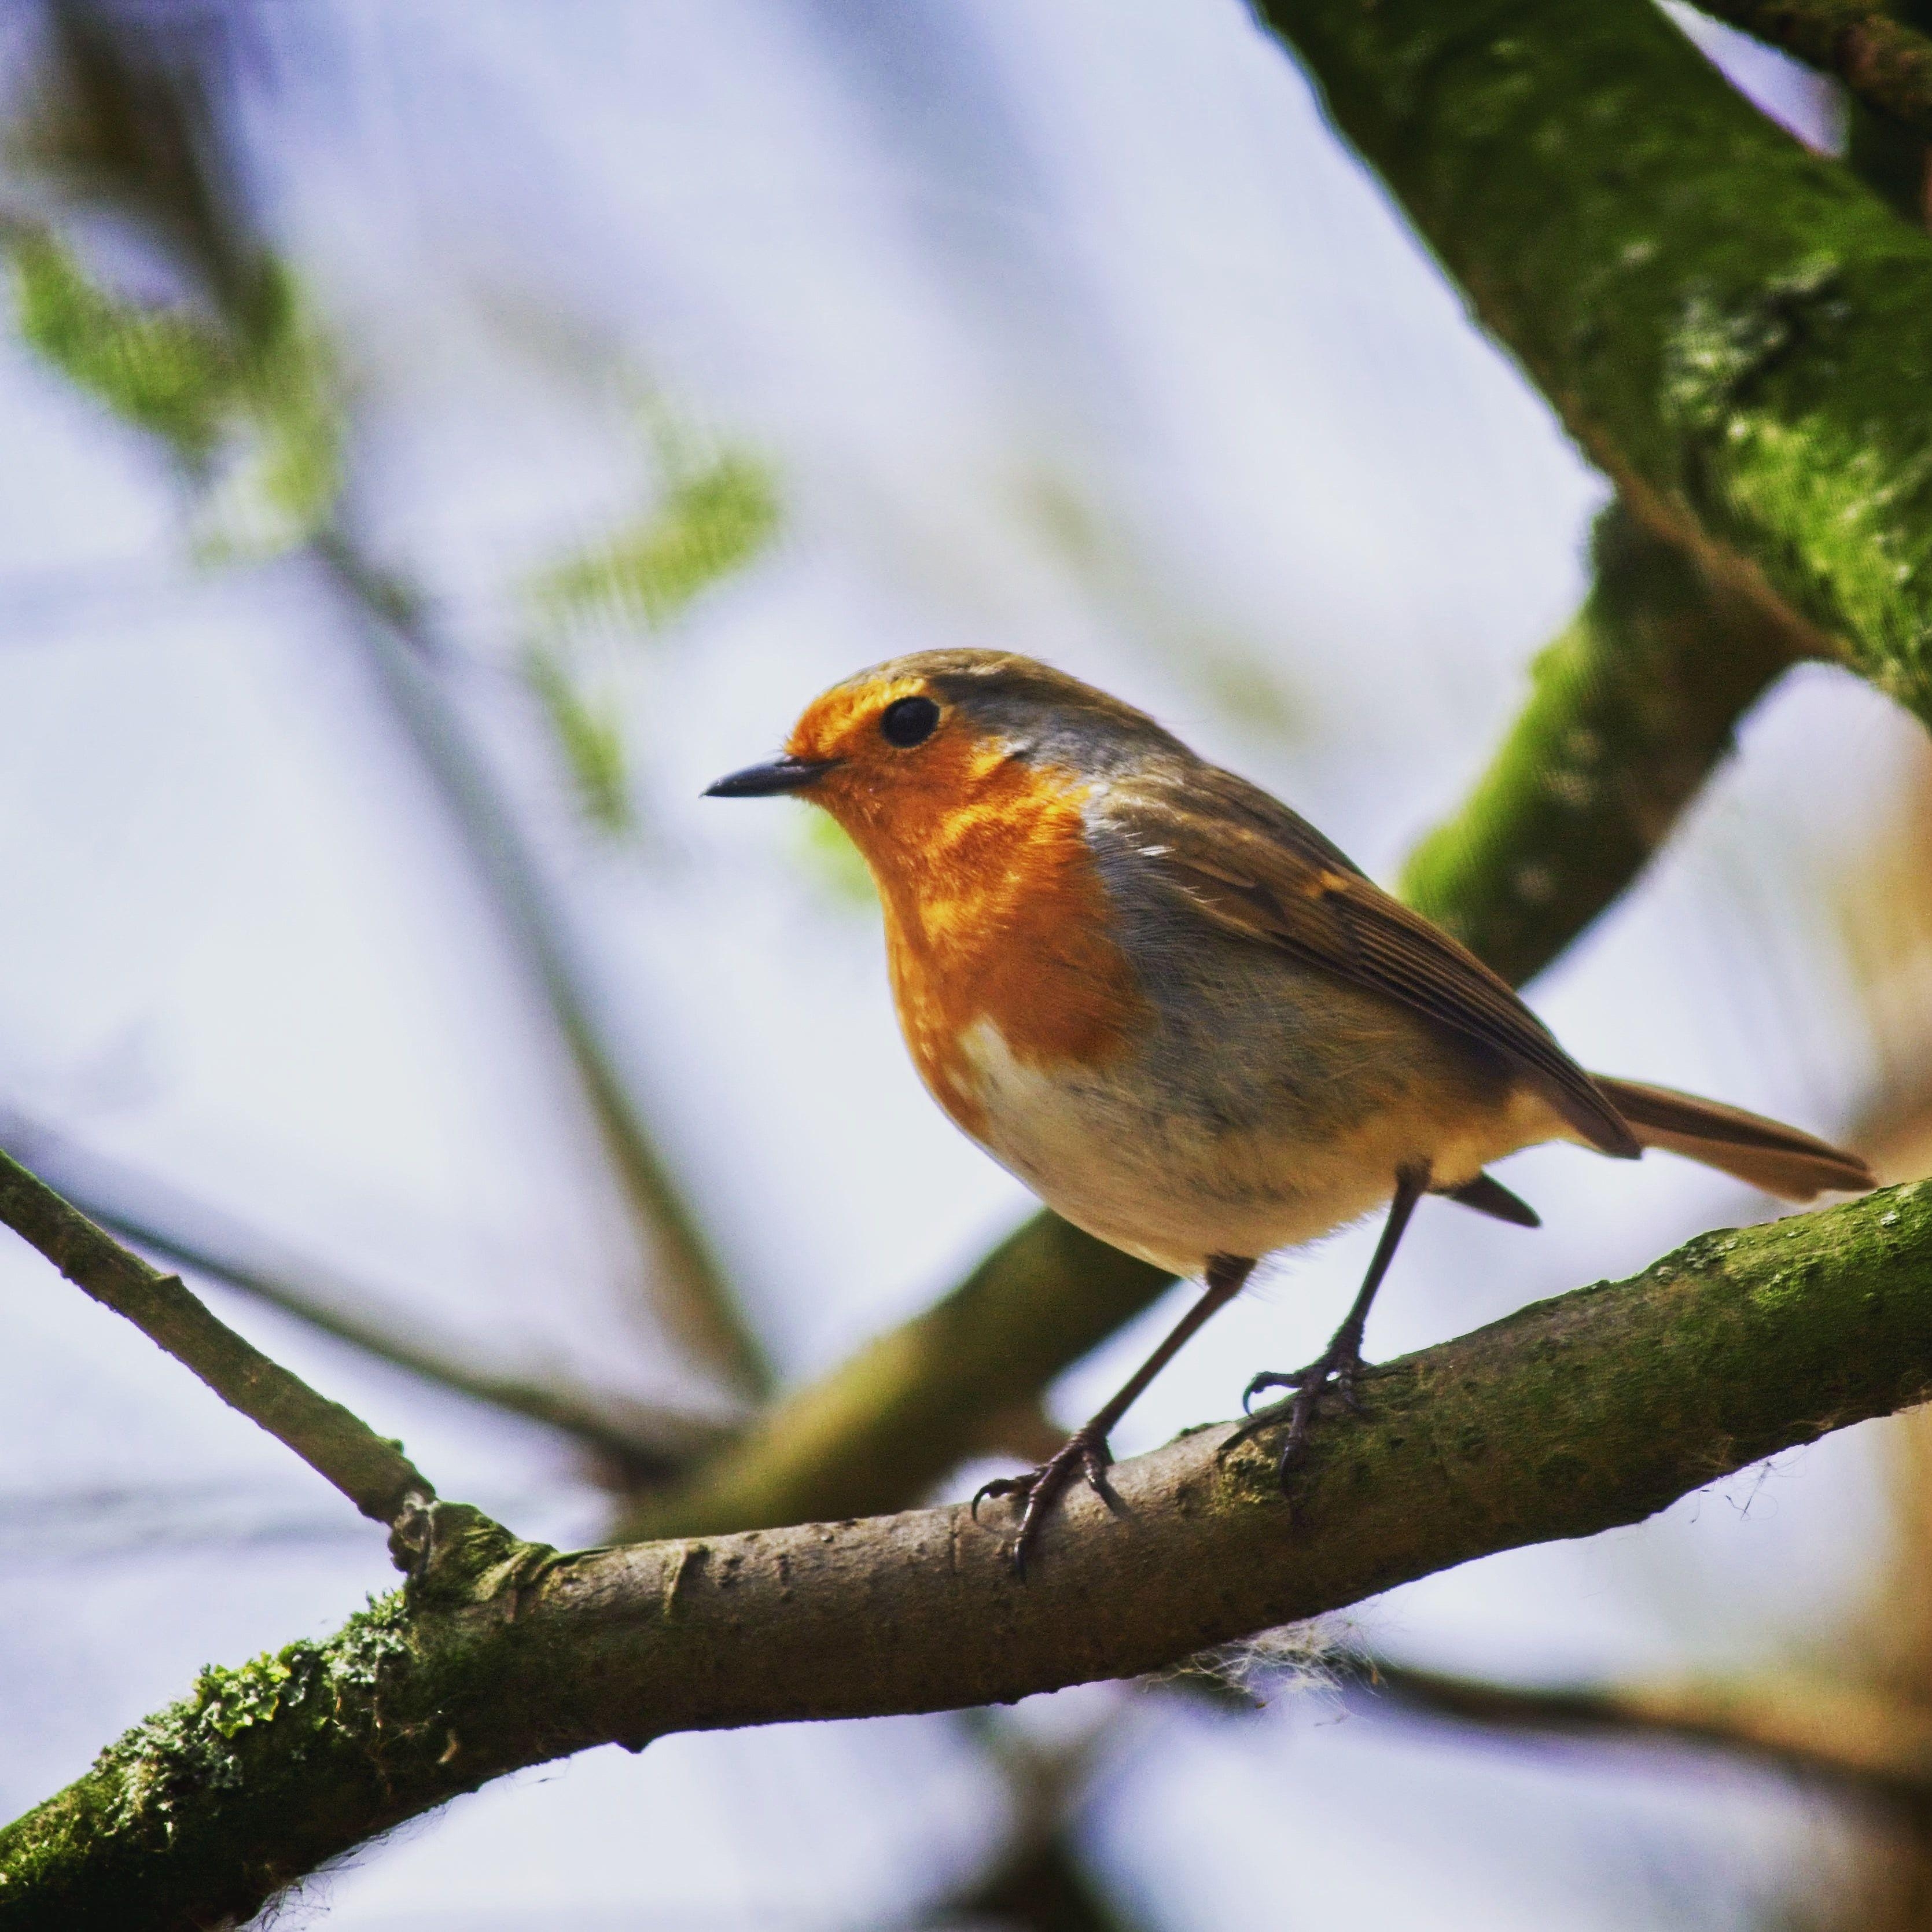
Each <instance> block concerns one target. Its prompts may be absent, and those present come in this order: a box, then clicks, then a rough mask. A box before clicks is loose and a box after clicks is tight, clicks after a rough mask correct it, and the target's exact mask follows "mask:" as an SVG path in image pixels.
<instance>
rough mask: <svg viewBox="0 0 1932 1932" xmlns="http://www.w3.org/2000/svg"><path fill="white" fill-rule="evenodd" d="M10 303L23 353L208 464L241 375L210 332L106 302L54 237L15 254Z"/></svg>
mask: <svg viewBox="0 0 1932 1932" xmlns="http://www.w3.org/2000/svg"><path fill="white" fill-rule="evenodd" d="M11 254H12V258H13V299H14V310H15V314H16V315H17V318H18V320H19V323H20V333H21V335H22V336H23V338H25V339H26V342H27V343H28V346H29V347H31V348H32V349H33V350H35V351H36V353H38V354H39V355H40V356H42V357H43V358H44V359H46V361H47V362H49V363H50V364H52V366H53V367H54V368H56V369H58V370H59V371H60V372H61V373H62V374H63V375H65V377H67V378H68V380H69V381H71V383H74V386H76V387H77V389H82V390H84V391H85V392H86V393H87V394H88V395H91V396H92V397H93V398H95V400H96V401H98V402H100V403H101V404H104V406H105V407H107V408H108V409H109V410H112V411H113V413H114V414H115V416H118V417H120V418H121V419H122V420H123V421H124V422H129V423H131V424H133V425H134V426H135V427H136V428H139V429H143V430H147V431H150V432H151V433H152V434H154V435H157V436H159V437H163V438H164V439H165V440H166V441H167V442H168V443H171V444H172V446H174V448H175V449H176V450H177V451H178V452H180V453H181V455H182V456H183V457H184V458H187V460H189V461H190V463H196V464H197V465H198V464H199V463H202V462H204V461H205V460H206V458H208V455H209V453H210V452H211V451H212V449H214V445H215V444H216V443H217V441H218V440H219V439H220V435H221V433H222V429H223V423H224V422H225V420H226V419H227V418H228V416H229V415H230V414H231V413H232V412H233V409H234V407H235V405H236V398H237V395H238V392H239V388H240V383H241V374H242V372H241V370H240V368H239V364H238V362H237V359H236V356H235V355H234V353H233V351H232V350H230V348H229V346H228V344H226V342H225V341H223V338H222V337H221V335H220V332H218V330H217V329H215V328H214V326H213V325H212V324H211V323H207V322H204V321H203V320H201V319H200V318H199V317H196V316H195V315H193V314H190V313H189V312H188V311H186V310H185V309H182V308H157V307H154V306H151V305H145V304H142V303H139V302H132V301H130V300H128V299H126V298H124V297H123V296H116V295H113V294H111V293H109V292H108V291H107V290H105V289H104V288H102V287H101V286H100V285H99V284H98V283H96V282H95V281H92V280H91V279H90V278H89V277H88V275H86V272H84V271H83V269H82V268H81V266H80V263H79V262H77V260H75V258H74V255H73V254H72V253H71V251H69V250H68V248H65V246H63V245H62V243H61V242H58V241H57V240H55V239H54V238H53V237H52V236H49V235H44V234H40V235H28V236H24V237H23V238H21V239H18V240H17V241H16V242H15V243H14V244H13V248H12V251H11Z"/></svg>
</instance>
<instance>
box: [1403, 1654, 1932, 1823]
mask: <svg viewBox="0 0 1932 1932" xmlns="http://www.w3.org/2000/svg"><path fill="white" fill-rule="evenodd" d="M1367 1677H1368V1681H1369V1684H1370V1687H1371V1688H1376V1689H1380V1690H1382V1691H1387V1692H1388V1694H1390V1695H1391V1697H1394V1699H1395V1700H1397V1702H1399V1703H1403V1704H1408V1705H1412V1706H1415V1708H1417V1709H1421V1710H1424V1711H1428V1712H1432V1713H1433V1714H1435V1715H1439V1716H1442V1717H1448V1718H1460V1719H1462V1720H1463V1721H1466V1722H1468V1723H1470V1724H1481V1725H1484V1726H1486V1727H1490V1728H1492V1729H1495V1730H1505V1731H1528V1732H1548V1733H1557V1734H1559V1735H1562V1736H1573V1737H1585V1736H1611V1737H1623V1738H1631V1739H1643V1738H1654V1739H1665V1740H1674V1741H1676V1742H1682V1743H1685V1744H1698V1745H1715V1746H1717V1747H1718V1748H1720V1749H1721V1750H1724V1751H1728V1752H1730V1753H1733V1754H1739V1755H1742V1756H1745V1757H1754V1758H1759V1759H1762V1760H1764V1761H1765V1762H1766V1763H1771V1764H1775V1765H1777V1766H1781V1767H1782V1768H1783V1769H1786V1770H1789V1771H1796V1772H1804V1773H1806V1774H1808V1775H1813V1776H1817V1777H1823V1778H1830V1779H1832V1780H1833V1781H1838V1782H1841V1783H1846V1784H1852V1785H1856V1786H1858V1787H1862V1788H1864V1789H1866V1790H1870V1791H1872V1792H1874V1793H1878V1794H1879V1795H1881V1796H1884V1797H1886V1798H1888V1799H1893V1800H1894V1801H1898V1802H1904V1803H1907V1804H1909V1805H1912V1806H1913V1807H1915V1808H1921V1809H1922V1808H1926V1807H1927V1806H1932V1710H1927V1709H1923V1708H1921V1707H1920V1706H1916V1705H1914V1704H1910V1703H1906V1702H1904V1701H1903V1700H1900V1698H1899V1697H1897V1696H1895V1695H1893V1694H1887V1693H1884V1692H1881V1691H1875V1690H1868V1689H1861V1688H1855V1687H1854V1686H1852V1685H1849V1684H1845V1683H1841V1682H1832V1681H1827V1680H1822V1679H1803V1678H1798V1677H1793V1676H1755V1677H1751V1678H1745V1679H1739V1680H1738V1681H1736V1682H1717V1681H1711V1682H1697V1681H1694V1680H1693V1681H1690V1682H1682V1683H1651V1684H1646V1683H1637V1684H1624V1685H1601V1686H1594V1687H1587V1688H1574V1689H1552V1688H1535V1687H1531V1686H1517V1685H1508V1684H1500V1683H1496V1682H1492V1681H1490V1680H1487V1679H1478V1678H1469V1677H1460V1676H1451V1675H1448V1674H1447V1673H1443V1672H1441V1671H1435V1670H1419V1669H1417V1668H1415V1667H1412V1666H1411V1665H1408V1664H1391V1663H1389V1662H1388V1661H1386V1660H1385V1659H1378V1660H1375V1661H1373V1662H1371V1663H1370V1664H1368V1665H1367Z"/></svg>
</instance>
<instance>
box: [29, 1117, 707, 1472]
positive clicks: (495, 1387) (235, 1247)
mask: <svg viewBox="0 0 1932 1932" xmlns="http://www.w3.org/2000/svg"><path fill="white" fill-rule="evenodd" d="M0 1137H4V1139H5V1142H6V1143H7V1145H9V1146H10V1147H11V1148H13V1149H15V1150H16V1151H17V1152H19V1153H20V1154H26V1156H27V1157H28V1158H29V1159H31V1160H33V1161H34V1163H35V1164H36V1166H37V1167H38V1168H39V1169H40V1170H41V1172H43V1174H45V1175H47V1176H48V1177H49V1178H50V1179H51V1180H52V1181H53V1182H55V1184H58V1187H60V1189H61V1190H62V1193H64V1194H65V1196H66V1197H67V1199H68V1200H69V1201H70V1202H72V1203H73V1204H74V1206H76V1207H77V1208H79V1209H80V1211H81V1212H82V1213H83V1214H86V1215H88V1216H89V1217H91V1218H92V1220H94V1221H95V1222H96V1223H98V1224H99V1225H100V1226H102V1227H104V1228H106V1229H109V1230H110V1231H111V1232H114V1233H115V1234H118V1235H121V1237H122V1238H124V1240H127V1241H132V1242H133V1244H134V1245H135V1246H136V1247H139V1248H143V1249H145V1250H147V1251H148V1253H151V1254H155V1255H158V1256H160V1257H161V1258H162V1259H163V1260H165V1261H168V1262H172V1263H174V1264H175V1265H176V1266H177V1267H180V1268H187V1269H188V1270H189V1271H190V1272H192V1273H193V1274H198V1275H201V1276H203V1277H205V1278H206V1279H208V1280H211V1281H217V1282H220V1283H221V1284H222V1285H223V1286H225V1287H227V1288H232V1289H236V1290H237V1291H238V1292H240V1293H242V1294H243V1295H249V1296H251V1297H253V1298H254V1299H255V1300H257V1301H261V1302H264V1303H266V1304H267V1305H268V1306H269V1307H272V1308H277V1309H279V1310H281V1311H282V1313H284V1314H286V1315H292V1316H295V1317H296V1319H297V1320H299V1321H301V1322H305V1323H306V1324H307V1325H308V1326H309V1327H310V1328H314V1329H316V1330H317V1331H320V1333H321V1334H325V1335H329V1336H332V1337H334V1338H335V1340H338V1341H339V1342H346V1343H348V1344H349V1345H350V1346H351V1347H353V1348H356V1349H361V1350H362V1351H363V1352H364V1353H365V1354H366V1355H372V1356H374V1358H376V1359H377V1360H378V1361H384V1362H387V1363H389V1364H391V1365H392V1367H396V1368H400V1369H404V1370H407V1371H408V1372H409V1373H410V1374H411V1375H414V1376H420V1377H421V1378H422V1379H423V1380H424V1381H425V1382H431V1383H433V1384H434V1385H436V1386H437V1388H446V1389H453V1390H454V1391H456V1393H457V1394H460V1395H465V1396H468V1397H471V1398H472V1399H473V1400H475V1401H478V1402H482V1403H488V1404H489V1405H490V1406H491V1407H492V1408H494V1409H502V1410H505V1411H507V1412H509V1413H511V1414H512V1415H521V1416H526V1417H527V1418H529V1419H530V1420H531V1421H535V1422H541V1423H543V1424H546V1425H547V1427H550V1428H552V1429H555V1430H559V1431H560V1432H561V1433H563V1434H565V1435H566V1436H571V1437H572V1438H574V1439H575V1440H576V1441H577V1442H580V1443H582V1444H583V1445H585V1447H586V1448H589V1449H592V1450H595V1451H596V1452H597V1453H598V1454H599V1455H600V1456H601V1457H604V1458H605V1459H607V1460H608V1461H609V1463H610V1464H611V1465H612V1469H613V1477H614V1478H615V1479H616V1480H617V1481H621V1482H622V1484H624V1485H625V1487H641V1486H643V1485H644V1484H649V1483H655V1482H661V1481H664V1479H665V1478H667V1477H668V1476H670V1475H672V1474H673V1472H676V1471H677V1470H679V1469H682V1468H684V1467H685V1466H687V1465H688V1464H689V1463H691V1462H692V1461H694V1460H695V1459H696V1458H697V1457H699V1456H700V1455H701V1454H703V1453H705V1452H706V1451H709V1450H712V1449H715V1448H716V1447H717V1446H718V1444H719V1443H720V1442H721V1441H722V1440H723V1439H724V1438H725V1437H726V1436H727V1435H729V1434H730V1429H729V1427H727V1425H726V1424H722V1423H720V1422H718V1421H714V1420H712V1419H710V1418H706V1417H703V1416H699V1415H691V1414H689V1413H687V1412H682V1411H676V1410H671V1409H658V1408H652V1407H647V1406H645V1405H643V1404H642V1403H633V1402H629V1401H627V1400H625V1398H623V1397H621V1396H617V1395H613V1394H606V1393H604V1392H602V1391H598V1390H593V1389H589V1388H583V1387H582V1386H580V1385H575V1384H573V1383H570V1382H565V1381H562V1380H559V1379H556V1378H551V1379H548V1380H546V1381H543V1382H532V1381H529V1380H526V1379H522V1378H520V1377H514V1376H496V1375H493V1374H491V1373H489V1372H488V1371H487V1370H484V1369H481V1368H480V1367H477V1366H476V1365H475V1364H472V1363H470V1362H467V1361H464V1360H463V1354H462V1351H461V1350H460V1348H458V1347H456V1346H453V1345H451V1344H449V1343H443V1342H438V1341H434V1340H431V1339H430V1338H429V1337H427V1336H425V1335H422V1334H419V1333H410V1332H408V1331H405V1330H404V1329H401V1328H397V1327H396V1326H395V1325H392V1323H390V1322H386V1321H384V1320H382V1319H379V1318H377V1316H374V1315H373V1314H368V1313H359V1312H357V1310H358V1305H359V1304H360V1305H361V1307H363V1308H373V1307H374V1306H375V1305H376V1303H377V1297H376V1296H374V1295H372V1294H371V1293H369V1292H368V1291H367V1290H365V1289H356V1288H354V1287H352V1286H349V1285H348V1284H347V1283H343V1282H341V1281H339V1280H335V1279H333V1278H330V1277H326V1275H325V1274H324V1271H322V1270H320V1269H319V1268H316V1267H314V1265H312V1264H311V1263H308V1262H302V1261H298V1260H296V1259H292V1258H291V1257H290V1256H288V1255H287V1254H286V1253H281V1252H279V1251H278V1250H276V1249H275V1246H274V1244H271V1243H270V1242H269V1241H267V1240H266V1238H263V1236H261V1235H257V1234H255V1233H254V1232H251V1231H250V1230H248V1229H244V1228H242V1227H240V1226H238V1225H237V1224H236V1223H235V1222H234V1221H233V1220H232V1219H230V1218H229V1217H227V1216H226V1215H221V1214H217V1213H216V1212H215V1211H214V1210H213V1209H212V1208H208V1207H207V1206H205V1205H203V1204H202V1203H200V1202H192V1201H190V1200H187V1199H185V1198H184V1197H183V1196H181V1195H180V1194H178V1193H176V1192H175V1190H172V1189H171V1188H170V1189H164V1188H163V1187H160V1185H159V1184H157V1183H156V1182H154V1181H152V1180H150V1179H148V1178H146V1177H145V1176H142V1177H137V1176H135V1175H130V1174H129V1173H127V1172H125V1171H124V1169H120V1168H118V1167H116V1166H114V1165H113V1163H110V1162H107V1161H105V1160H102V1159H101V1157H99V1156H98V1155H95V1154H84V1153H83V1152H81V1151H80V1150H79V1149H77V1148H75V1147H74V1146H73V1145H72V1144H71V1143H70V1142H66V1141H64V1140H61V1139H55V1137H53V1136H50V1135H49V1134H47V1133H46V1132H45V1131H44V1130H41V1129H40V1128H37V1127H34V1126H32V1125H31V1124H28V1123H26V1122H23V1121H19V1120H17V1119H13V1118H7V1119H5V1120H4V1121H0Z"/></svg>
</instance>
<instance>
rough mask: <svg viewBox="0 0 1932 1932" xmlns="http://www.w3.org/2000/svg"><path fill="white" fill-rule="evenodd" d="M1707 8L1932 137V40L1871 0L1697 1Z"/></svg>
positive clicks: (1905, 124) (1871, 104)
mask: <svg viewBox="0 0 1932 1932" xmlns="http://www.w3.org/2000/svg"><path fill="white" fill-rule="evenodd" d="M1697 6H1698V10H1699V11H1700V12H1702V13H1709V14H1712V15H1714V16H1715V17H1716V18H1717V19H1718V20H1726V21H1728V22H1729V23H1730V24H1731V25H1732V26H1734V27H1742V28H1743V29H1744V31H1745V32H1746V33H1748V34H1755V35H1756V36H1757V38H1758V39H1760V40H1769V42H1770V43H1772V45H1773V46H1779V47H1782V48H1784V49H1785V51H1786V52H1787V53H1793V54H1796V55H1797V56H1798V58H1799V59H1800V60H1802V61H1805V62H1809V63H1810V65H1812V66H1813V67H1815V68H1819V69H1820V71H1823V72H1824V73H1826V74H1835V75H1836V76H1837V77H1838V79H1839V80H1841V81H1843V83H1844V84H1845V86H1846V88H1847V89H1849V91H1850V92H1851V93H1852V95H1853V96H1854V97H1855V98H1856V99H1858V100H1859V101H1863V102H1864V104H1865V105H1866V106H1867V107H1874V108H1876V109H1877V110H1878V111H1879V113H1881V114H1884V115H1888V116H1889V117H1890V118H1891V119H1892V120H1894V121H1897V123H1898V124H1900V126H1901V127H1909V128H1911V129H1912V130H1914V131H1915V133H1919V134H1921V135H1923V136H1925V137H1926V138H1927V139H1932V39H1928V38H1927V37H1926V36H1925V35H1924V34H1921V33H1919V32H1917V31H1915V30H1914V29H1913V28H1911V27H1909V26H1906V24H1905V23H1904V22H1903V21H1902V20H1897V19H1896V18H1895V17H1894V16H1893V15H1892V14H1891V13H1888V12H1886V10H1885V9H1884V8H1883V7H1877V6H1873V5H1869V4H1867V0H1697Z"/></svg>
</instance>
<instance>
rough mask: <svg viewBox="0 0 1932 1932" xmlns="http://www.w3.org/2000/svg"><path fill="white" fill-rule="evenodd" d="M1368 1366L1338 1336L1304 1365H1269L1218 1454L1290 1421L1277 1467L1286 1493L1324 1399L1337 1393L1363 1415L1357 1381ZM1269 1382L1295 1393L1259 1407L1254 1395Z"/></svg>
mask: <svg viewBox="0 0 1932 1932" xmlns="http://www.w3.org/2000/svg"><path fill="white" fill-rule="evenodd" d="M1367 1370H1368V1364H1367V1363H1366V1362H1364V1361H1363V1360H1362V1353H1361V1345H1360V1344H1359V1343H1353V1342H1350V1341H1348V1340H1344V1339H1343V1338H1342V1337H1337V1340H1335V1341H1333V1342H1331V1343H1329V1345H1328V1348H1327V1349H1325V1351H1324V1352H1322V1355H1321V1356H1320V1357H1319V1358H1318V1359H1317V1360H1316V1361H1313V1362H1310V1364H1308V1366H1307V1367H1306V1368H1305V1369H1292V1370H1277V1369H1264V1370H1262V1372H1261V1373H1260V1374H1259V1375H1258V1376H1255V1377H1253V1379H1251V1380H1250V1382H1249V1384H1248V1385H1247V1388H1245V1389H1244V1390H1243V1391H1241V1409H1242V1412H1243V1414H1244V1415H1245V1416H1246V1417H1247V1421H1244V1422H1243V1423H1242V1424H1241V1426H1240V1427H1238V1429H1236V1430H1235V1431H1234V1433H1232V1435H1230V1436H1229V1437H1228V1438H1227V1439H1226V1441H1225V1442H1223V1444H1222V1445H1221V1446H1220V1450H1219V1451H1217V1455H1218V1456H1219V1457H1220V1458H1222V1459H1223V1460H1225V1459H1226V1457H1228V1456H1229V1455H1231V1454H1232V1453H1233V1452H1234V1451H1235V1450H1237V1449H1238V1448H1240V1447H1241V1445H1242V1444H1243V1443H1244V1442H1249V1441H1250V1440H1252V1439H1253V1438H1254V1437H1255V1436H1259V1435H1260V1434H1261V1433H1262V1431H1263V1430H1267V1429H1272V1428H1273V1427H1275V1425H1276V1424H1277V1423H1280V1422H1284V1421H1285V1422H1286V1424H1288V1435H1287V1437H1286V1440H1285V1441H1284V1442H1283V1444H1282V1445H1281V1454H1280V1456H1279V1457H1277V1459H1276V1462H1275V1473H1276V1478H1277V1481H1279V1482H1280V1484H1281V1487H1282V1490H1283V1493H1286V1492H1287V1491H1288V1489H1289V1474H1290V1472H1291V1471H1292V1470H1293V1469H1294V1467H1295V1464H1296V1463H1298V1462H1299V1461H1300V1460H1301V1457H1302V1454H1303V1452H1304V1451H1305V1450H1306V1449H1307V1447H1308V1439H1309V1438H1310V1436H1312V1435H1313V1433H1314V1431H1315V1418H1316V1415H1317V1413H1318V1412H1319V1410H1320V1409H1321V1406H1322V1402H1323V1400H1324V1399H1325V1398H1326V1397H1329V1396H1331V1395H1332V1396H1334V1397H1337V1399H1338V1400H1340V1403H1341V1404H1342V1406H1343V1408H1344V1409H1347V1410H1348V1411H1349V1413H1350V1414H1351V1415H1361V1413H1362V1398H1361V1395H1360V1394H1359V1393H1358V1384H1359V1382H1361V1378H1362V1377H1363V1376H1364V1375H1365V1374H1366V1373H1367ZM1271 1388H1286V1389H1292V1390H1293V1391H1295V1393H1294V1394H1292V1395H1288V1396H1284V1397H1283V1398H1282V1399H1281V1400H1280V1401H1279V1402H1271V1403H1266V1404H1265V1405H1264V1406H1262V1408H1260V1409H1256V1408H1254V1407H1253V1406H1252V1404H1253V1401H1254V1399H1255V1397H1256V1396H1257V1395H1259V1394H1260V1393H1261V1391H1262V1390H1263V1389H1271Z"/></svg>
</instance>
